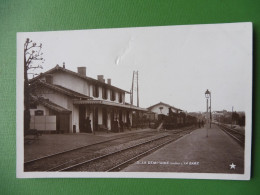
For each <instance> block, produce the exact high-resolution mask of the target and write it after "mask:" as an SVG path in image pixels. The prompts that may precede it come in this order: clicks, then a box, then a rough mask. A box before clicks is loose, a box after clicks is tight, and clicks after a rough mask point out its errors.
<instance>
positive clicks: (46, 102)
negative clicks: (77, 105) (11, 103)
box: [31, 95, 71, 114]
mask: <svg viewBox="0 0 260 195" xmlns="http://www.w3.org/2000/svg"><path fill="white" fill-rule="evenodd" d="M31 99H32V101H34V102H37V103H40V104H42V105H44V106H46V107H47V108H49V109H51V110H55V111H56V112H59V113H64V114H65V113H71V111H70V110H68V109H66V108H63V107H61V106H59V105H58V104H55V103H54V102H52V101H50V100H48V99H44V98H43V97H36V96H33V95H31Z"/></svg>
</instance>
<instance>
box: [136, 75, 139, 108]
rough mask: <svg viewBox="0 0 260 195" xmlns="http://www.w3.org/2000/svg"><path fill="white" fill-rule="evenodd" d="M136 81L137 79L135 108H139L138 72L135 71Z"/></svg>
mask: <svg viewBox="0 0 260 195" xmlns="http://www.w3.org/2000/svg"><path fill="white" fill-rule="evenodd" d="M136 79H137V81H136V82H137V107H139V85H138V71H136Z"/></svg>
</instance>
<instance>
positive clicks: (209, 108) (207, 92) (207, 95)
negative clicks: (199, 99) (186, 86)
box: [205, 89, 211, 128]
mask: <svg viewBox="0 0 260 195" xmlns="http://www.w3.org/2000/svg"><path fill="white" fill-rule="evenodd" d="M205 97H206V99H207V113H208V111H209V128H211V92H210V91H209V90H208V89H207V91H206V92H205ZM208 100H209V106H208Z"/></svg>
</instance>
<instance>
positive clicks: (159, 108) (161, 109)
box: [147, 102, 182, 116]
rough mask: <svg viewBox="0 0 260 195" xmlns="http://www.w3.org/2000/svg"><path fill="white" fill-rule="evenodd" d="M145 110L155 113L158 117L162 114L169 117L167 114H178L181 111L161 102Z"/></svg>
mask: <svg viewBox="0 0 260 195" xmlns="http://www.w3.org/2000/svg"><path fill="white" fill-rule="evenodd" d="M147 110H149V111H150V112H153V113H157V114H158V115H161V114H162V115H165V116H167V115H169V112H172V113H179V112H181V111H182V110H181V109H178V108H175V107H174V106H171V105H169V104H166V103H163V102H159V103H158V104H155V105H153V106H150V107H148V108H147Z"/></svg>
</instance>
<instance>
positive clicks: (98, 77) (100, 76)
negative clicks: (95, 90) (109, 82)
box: [97, 75, 105, 83]
mask: <svg viewBox="0 0 260 195" xmlns="http://www.w3.org/2000/svg"><path fill="white" fill-rule="evenodd" d="M97 80H99V81H101V82H102V83H104V82H105V79H104V75H97Z"/></svg>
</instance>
